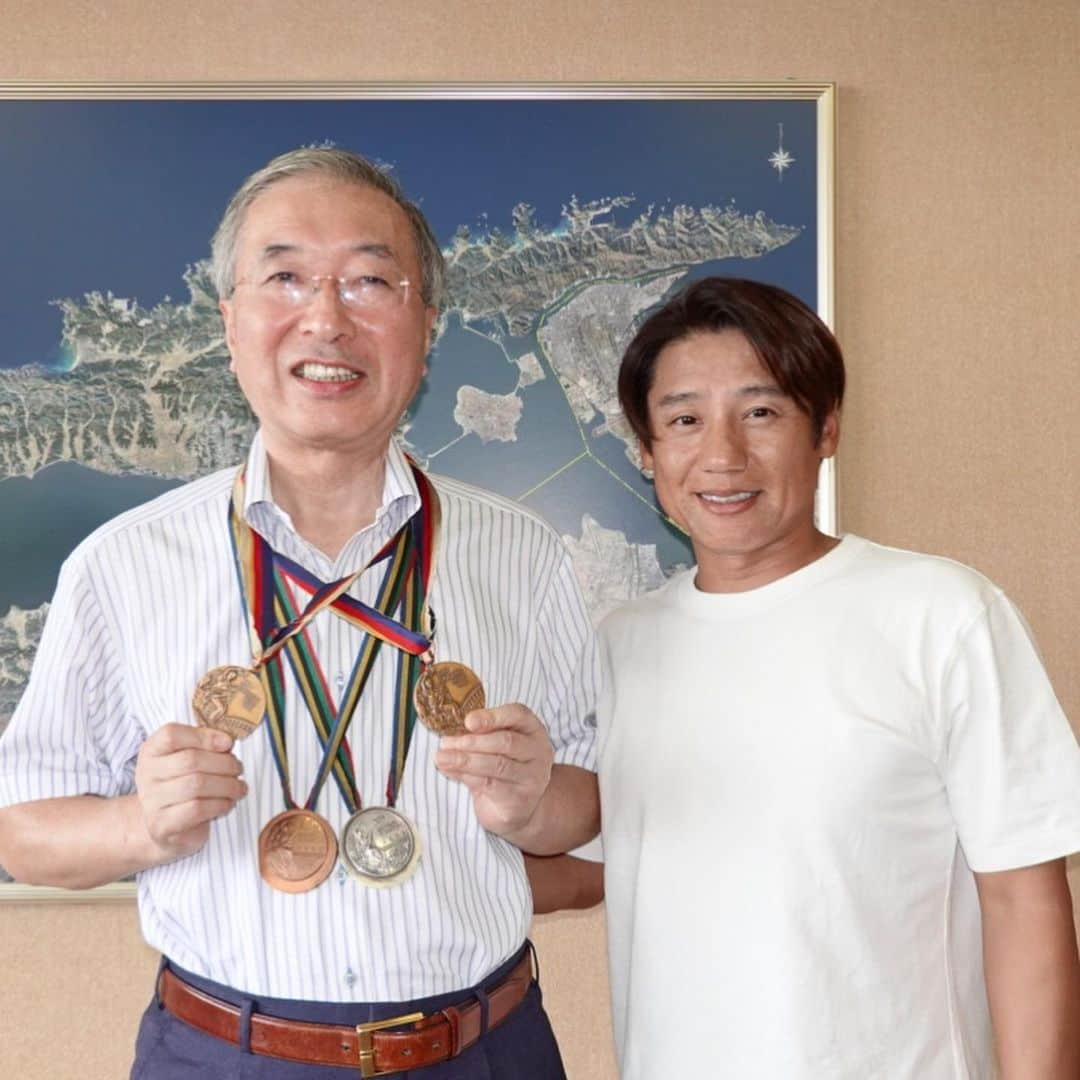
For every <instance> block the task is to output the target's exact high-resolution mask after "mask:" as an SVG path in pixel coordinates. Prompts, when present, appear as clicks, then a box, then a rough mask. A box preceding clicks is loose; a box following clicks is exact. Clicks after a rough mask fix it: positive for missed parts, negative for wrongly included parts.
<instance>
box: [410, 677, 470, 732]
mask: <svg viewBox="0 0 1080 1080" xmlns="http://www.w3.org/2000/svg"><path fill="white" fill-rule="evenodd" d="M485 703H486V698H485V696H484V684H483V683H482V682H481V681H480V678H479V676H477V674H476V673H475V672H474V671H471V670H470V669H469V668H467V667H466V666H465V665H464V664H459V663H457V662H456V661H453V660H443V661H440V662H438V663H435V664H428V665H427V666H426V667H425V668H424V670H423V671H421V673H420V678H419V679H417V681H416V689H415V690H414V691H413V704H414V705H415V706H416V715H417V716H419V717H420V719H421V720H422V721H423V722H424V724H426V725H427V726H428V727H429V728H431V730H432V731H434V732H435V733H436V734H437V735H464V734H465V717H466V716H467V715H468V714H469V713H471V712H472V711H473V710H474V709H482V708H483V707H484V705H485Z"/></svg>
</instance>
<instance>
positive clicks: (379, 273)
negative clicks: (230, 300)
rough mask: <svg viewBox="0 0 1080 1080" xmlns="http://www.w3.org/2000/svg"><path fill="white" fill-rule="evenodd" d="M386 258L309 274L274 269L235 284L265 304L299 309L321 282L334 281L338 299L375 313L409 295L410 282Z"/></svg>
mask: <svg viewBox="0 0 1080 1080" xmlns="http://www.w3.org/2000/svg"><path fill="white" fill-rule="evenodd" d="M400 273H401V272H400V270H398V268H397V267H396V266H394V265H393V264H392V263H391V264H390V265H387V263H386V260H374V261H373V264H372V265H370V266H354V267H352V268H350V271H349V273H348V274H346V275H344V276H338V275H337V274H309V273H307V271H305V270H298V269H290V270H275V271H273V272H272V273H270V274H268V275H267V276H266V277H265V278H263V277H246V278H238V279H237V281H236V283H235V284H236V287H239V286H241V285H248V286H250V287H251V289H252V290H253V291H254V293H255V295H256V296H257V297H258V298H259V300H260V301H262V302H263V303H265V304H268V305H270V306H272V307H275V308H281V309H287V310H299V309H300V308H302V307H305V306H306V305H307V304H309V303H310V302H311V299H312V297H313V296H315V294H316V293H317V292H318V291H319V290H320V289H321V288H322V286H323V282H333V283H334V286H335V287H336V289H337V294H338V299H339V300H340V301H341V302H342V304H344V305H345V307H347V308H348V309H349V310H350V311H361V312H368V313H369V314H370V313H375V314H378V313H380V312H392V311H395V310H397V309H398V308H400V307H403V306H404V304H405V301H406V300H407V299H408V297H409V288H410V282H409V280H408V278H405V277H401V276H400Z"/></svg>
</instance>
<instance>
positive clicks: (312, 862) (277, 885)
mask: <svg viewBox="0 0 1080 1080" xmlns="http://www.w3.org/2000/svg"><path fill="white" fill-rule="evenodd" d="M337 854H338V844H337V837H336V836H335V835H334V830H333V829H332V828H331V827H330V824H329V822H327V821H326V820H325V819H323V818H321V817H319V815H318V814H316V813H313V812H312V811H311V810H295V809H294V810H286V811H284V813H281V814H278V815H277V817H275V818H271V819H270V821H268V822H267V823H266V825H264V826H263V830H262V832H260V833H259V873H260V874H261V875H262V878H263V880H264V881H265V882H266V884H267V885H269V886H270V887H271V888H273V889H277V890H278V891H279V892H286V893H301V892H308V891H309V890H311V889H314V888H315V886H316V885H319V884H321V883H322V882H323V881H325V880H326V878H327V877H328V876H329V874H330V871H331V870H332V869H333V868H334V863H335V862H337Z"/></svg>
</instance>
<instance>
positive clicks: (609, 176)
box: [0, 82, 837, 899]
mask: <svg viewBox="0 0 1080 1080" xmlns="http://www.w3.org/2000/svg"><path fill="white" fill-rule="evenodd" d="M835 109H836V93H835V88H834V86H833V85H832V84H826V83H815V84H800V83H796V82H784V83H775V84H768V83H762V84H753V85H750V84H745V85H743V84H716V85H703V84H685V85H647V84H643V85H631V84H627V85H622V84H620V85H615V84H581V85H517V84H512V85H511V84H487V85H464V84H443V85H426V84H424V85H421V84H409V85H406V84H361V83H356V84H314V83H313V84H285V85H252V84H231V85H230V84H223V85H208V84H173V85H164V84H139V85H134V84H132V85H97V84H82V85H34V84H2V83H0V146H3V151H2V155H3V158H2V160H3V168H2V170H0V196H2V197H0V235H2V236H3V237H4V241H5V246H6V249H7V251H8V253H9V265H8V269H9V273H8V274H6V275H5V284H4V288H3V289H2V290H0V305H2V310H3V325H4V328H5V334H4V345H3V347H2V349H0V508H2V513H0V732H2V731H3V730H4V728H5V727H6V726H7V724H8V722H9V720H10V718H11V716H12V714H13V712H14V710H15V706H16V704H17V702H18V700H19V698H20V696H21V694H22V691H23V688H24V687H25V685H26V681H27V679H28V678H29V675H30V669H31V664H32V661H33V657H34V650H35V648H36V645H37V642H38V640H39V637H40V634H41V630H42V627H43V625H44V622H45V619H46V617H47V613H48V606H49V599H50V597H51V595H52V592H53V589H54V587H55V583H56V577H57V572H58V570H59V567H60V564H61V563H62V561H63V560H64V558H65V557H66V555H67V554H68V552H70V551H71V550H72V548H73V547H74V546H75V545H76V544H78V543H79V542H80V541H81V540H82V539H83V538H84V537H85V536H87V535H88V534H89V533H90V532H92V531H93V530H94V529H95V528H97V527H98V526H99V525H101V524H102V523H103V522H104V521H106V520H107V519H109V518H110V517H113V516H114V515H116V514H117V513H119V512H121V511H122V510H125V509H127V508H129V507H131V506H134V505H136V504H138V503H140V502H143V501H145V500H147V499H149V498H152V497H154V496H156V495H158V494H160V493H162V492H164V491H166V490H167V489H169V488H171V487H174V486H176V485H178V484H182V483H184V482H185V481H188V480H191V479H192V478H194V477H197V476H200V475H203V474H205V473H208V472H211V471H214V470H216V469H220V468H223V467H226V466H232V465H236V464H237V463H239V462H240V461H241V460H243V457H244V455H245V453H246V449H247V445H248V443H249V440H250V438H251V436H252V433H253V431H254V421H253V418H252V416H251V414H250V413H249V411H248V409H247V407H246V405H245V403H244V401H243V399H242V397H241V396H240V394H239V391H238V390H237V388H236V386H235V383H234V381H233V379H232V376H231V375H230V373H229V371H228V356H227V353H226V349H225V343H224V339H223V333H222V326H221V322H220V318H219V316H218V311H217V297H216V295H215V293H214V289H213V286H212V284H211V282H210V279H209V276H208V274H207V258H208V256H209V244H210V237H211V235H212V234H213V232H214V230H215V228H216V226H217V222H218V219H219V217H220V215H221V213H222V211H223V210H224V208H225V205H226V203H227V201H228V199H229V198H230V196H231V195H232V193H233V192H234V191H235V190H236V188H237V187H238V186H239V185H240V183H241V182H242V181H243V179H244V178H245V177H246V176H247V175H248V174H249V173H251V172H252V171H254V170H255V169H257V168H259V167H260V166H262V165H264V164H265V163H266V162H267V161H269V160H270V159H271V158H272V157H274V156H275V155H276V154H279V153H282V152H284V151H286V150H290V149H293V148H295V147H298V146H303V145H309V146H310V145H324V144H334V145H337V146H341V147H344V148H348V149H352V150H356V151H359V152H360V153H362V154H364V155H365V156H367V157H369V158H371V159H373V160H375V161H377V162H379V163H380V164H383V165H385V166H386V167H388V168H390V169H392V170H393V173H394V175H395V176H396V177H397V178H398V179H399V180H400V182H401V183H402V185H403V187H404V189H405V191H406V192H407V193H408V194H409V196H410V197H411V198H413V199H416V200H417V201H418V202H419V203H420V205H421V207H422V208H423V210H424V213H425V214H426V215H427V217H428V219H429V220H430V222H431V224H432V226H433V228H434V229H435V232H436V233H437V235H438V237H439V239H440V241H441V243H442V245H443V250H444V252H445V255H446V259H447V265H448V286H449V287H448V297H447V302H446V305H445V308H444V310H443V312H442V314H441V316H440V325H439V334H438V338H437V341H436V344H435V346H434V349H433V352H432V355H431V358H430V362H429V366H430V374H429V376H428V378H427V380H426V383H425V385H424V387H423V389H422V390H421V393H420V395H419V397H418V399H417V400H416V402H415V403H414V407H413V408H412V409H411V411H410V413H409V415H408V416H407V417H406V418H405V420H404V421H403V423H402V426H401V430H400V438H401V440H402V441H403V443H404V444H406V446H407V448H408V450H409V451H410V452H411V453H412V454H413V456H414V457H415V458H416V460H417V461H418V462H419V463H420V464H421V465H422V466H423V467H424V468H427V469H429V470H431V471H432V472H435V473H442V474H446V475H450V476H455V477H460V478H462V479H466V480H468V481H471V482H473V483H476V484H479V485H481V486H483V487H487V488H490V489H493V490H495V491H497V492H499V493H501V494H503V495H507V496H510V497H512V498H515V499H518V500H520V501H521V502H523V503H524V504H525V505H526V506H529V507H531V508H532V509H534V510H536V511H538V512H539V513H540V514H542V515H543V516H544V517H546V518H547V519H548V520H549V521H550V522H551V523H552V524H553V525H554V526H555V527H556V529H558V531H559V532H560V533H561V534H562V535H563V536H564V537H565V539H566V543H567V544H568V546H569V548H570V550H571V552H572V554H573V557H574V562H575V566H576V568H577V571H578V574H579V577H580V579H581V583H582V586H583V588H584V591H585V595H586V599H587V601H588V603H589V606H590V609H591V611H592V613H593V615H594V617H595V618H597V619H598V618H600V617H601V616H602V615H604V614H605V613H606V612H607V611H608V610H610V609H611V608H612V607H614V606H615V605H616V604H618V603H620V602H621V601H623V600H625V599H627V598H628V597H630V596H632V595H635V594H636V593H638V592H641V591H643V590H646V589H651V588H654V587H656V586H657V585H659V584H660V583H661V582H662V581H663V579H664V577H665V576H667V575H669V574H670V573H672V572H673V571H674V570H675V569H677V568H679V567H681V566H685V565H688V564H689V563H690V562H692V555H691V552H690V548H689V545H688V543H687V541H686V539H685V537H684V536H683V535H682V534H681V533H680V532H679V531H678V529H676V528H675V527H673V526H672V525H671V524H670V523H669V522H668V521H667V520H666V519H665V517H664V515H663V514H662V512H661V511H660V509H659V507H658V505H657V503H656V500H655V498H654V495H653V491H652V488H651V485H650V483H649V482H648V480H647V479H646V478H645V477H644V476H643V475H642V472H641V468H640V464H641V463H640V457H639V455H638V449H637V446H636V443H635V440H634V438H633V436H632V434H631V432H630V429H629V426H628V425H627V424H626V422H625V420H624V418H623V417H622V415H621V413H620V411H619V407H618V401H617V397H616V393H615V377H616V373H617V370H618V365H619V360H620V357H621V354H622V351H623V349H624V347H625V345H626V344H627V343H628V341H629V339H630V337H631V336H632V334H633V332H634V330H635V328H636V327H637V325H638V324H639V323H640V321H641V319H642V318H643V317H644V316H645V314H646V313H647V312H649V311H650V309H652V308H653V307H654V306H655V305H656V304H658V303H660V302H661V301H662V300H664V299H665V298H666V297H667V296H668V295H669V294H670V293H672V292H673V291H674V290H676V289H678V288H679V287H680V286H682V285H683V284H685V283H686V282H687V281H689V280H692V279H694V278H698V277H702V276H705V275H708V274H726V275H732V276H736V277H750V278H756V279H759V280H765V281H768V282H771V283H774V284H777V285H780V286H783V287H784V288H786V289H788V290H790V291H791V292H793V293H795V294H796V295H798V296H799V297H801V298H802V299H803V300H804V301H806V302H807V303H808V304H810V305H811V306H812V307H814V308H815V309H816V310H817V311H818V313H819V314H820V315H821V316H822V317H823V318H824V320H825V321H826V322H827V323H829V324H830V325H831V324H832V323H833V315H834V313H833V246H834V211H833V204H834V192H835V183H834V174H835ZM818 518H819V523H820V525H821V527H822V528H824V529H825V530H826V531H828V532H836V530H837V521H836V495H835V480H834V475H833V469H832V464H831V462H827V463H826V466H825V467H824V468H823V470H822V476H821V483H820V488H819V500H818ZM177 719H178V720H182V719H184V718H183V717H178V718H177ZM0 878H2V879H3V883H2V884H0V898H7V899H26V898H28V897H32V898H39V899H40V898H48V899H56V898H57V897H65V898H72V899H102V898H106V897H125V898H126V897H130V896H131V895H132V894H133V891H134V887H133V886H132V885H131V884H126V883H122V884H119V885H114V886H109V887H106V888H105V889H99V890H92V891H90V892H87V893H67V892H64V891H62V890H53V889H28V888H25V887H22V886H18V885H15V884H12V883H10V879H8V878H7V875H0Z"/></svg>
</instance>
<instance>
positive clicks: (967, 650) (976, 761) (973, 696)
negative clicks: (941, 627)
mask: <svg viewBox="0 0 1080 1080" xmlns="http://www.w3.org/2000/svg"><path fill="white" fill-rule="evenodd" d="M942 705H943V709H944V715H945V717H946V719H947V722H948V727H947V732H948V738H947V744H946V761H945V775H946V785H947V789H948V795H949V802H950V805H951V808H952V812H953V816H954V818H955V820H956V827H957V832H958V834H959V837H960V843H961V845H962V847H963V849H964V855H965V857H966V858H967V861H968V865H969V866H970V867H971V869H972V870H974V871H976V872H989V871H996V870H1011V869H1016V868H1019V867H1022V866H1032V865H1034V864H1036V863H1040V862H1046V861H1048V860H1050V859H1056V858H1060V857H1061V856H1063V855H1068V854H1071V853H1072V852H1074V851H1077V850H1080V747H1078V746H1077V741H1076V736H1075V735H1074V734H1073V732H1072V730H1071V728H1070V727H1069V723H1068V721H1067V720H1066V718H1065V714H1064V713H1063V712H1062V709H1061V706H1060V704H1059V703H1058V701H1057V698H1056V697H1055V696H1054V691H1053V688H1052V687H1051V685H1050V680H1049V678H1048V676H1047V674H1046V671H1045V670H1044V668H1043V665H1042V662H1041V660H1040V658H1039V654H1038V651H1037V649H1036V647H1035V643H1034V640H1033V639H1032V636H1031V633H1030V631H1029V630H1028V628H1027V625H1026V624H1025V622H1024V620H1023V618H1022V617H1021V616H1020V614H1019V612H1018V611H1017V610H1016V609H1015V608H1014V607H1013V605H1012V604H1011V603H1010V602H1009V600H1008V598H1007V597H1005V596H1003V595H1001V594H997V595H996V596H995V597H994V598H993V599H992V600H991V601H990V602H989V603H988V604H987V606H986V607H985V609H984V610H983V611H982V612H981V614H980V615H979V616H978V617H977V618H976V619H975V621H974V622H973V623H972V624H971V625H969V626H968V627H967V629H966V631H965V632H964V633H963V634H962V635H961V637H960V639H959V640H958V642H957V644H956V646H955V649H954V653H953V655H952V657H951V659H950V661H949V663H948V666H947V667H946V669H945V675H944V684H943V700H942Z"/></svg>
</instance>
